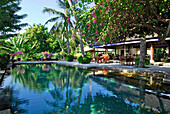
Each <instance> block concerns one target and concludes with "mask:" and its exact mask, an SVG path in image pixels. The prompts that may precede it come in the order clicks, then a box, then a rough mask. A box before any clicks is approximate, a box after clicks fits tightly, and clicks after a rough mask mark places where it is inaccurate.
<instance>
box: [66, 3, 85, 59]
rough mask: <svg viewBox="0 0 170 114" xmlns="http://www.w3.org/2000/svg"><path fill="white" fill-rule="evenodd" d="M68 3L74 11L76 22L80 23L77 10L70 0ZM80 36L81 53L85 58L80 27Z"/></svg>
mask: <svg viewBox="0 0 170 114" xmlns="http://www.w3.org/2000/svg"><path fill="white" fill-rule="evenodd" d="M68 3H69V5H70V8H71V9H72V11H73V15H74V18H75V20H76V23H77V22H78V17H76V12H75V10H74V9H73V7H72V6H73V4H72V1H71V0H68ZM78 34H79V40H80V48H81V53H82V56H83V57H84V48H83V42H82V36H81V31H80V28H79V27H78Z"/></svg>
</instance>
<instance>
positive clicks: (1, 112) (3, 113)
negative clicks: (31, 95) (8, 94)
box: [0, 109, 11, 114]
mask: <svg viewBox="0 0 170 114" xmlns="http://www.w3.org/2000/svg"><path fill="white" fill-rule="evenodd" d="M0 114H11V110H10V109H6V110H1V111H0Z"/></svg>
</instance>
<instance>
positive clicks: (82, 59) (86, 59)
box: [77, 55, 92, 64]
mask: <svg viewBox="0 0 170 114" xmlns="http://www.w3.org/2000/svg"><path fill="white" fill-rule="evenodd" d="M77 60H78V62H79V63H82V64H88V63H90V62H91V60H92V57H91V56H89V55H85V56H84V57H82V55H81V56H79V57H78V59H77Z"/></svg>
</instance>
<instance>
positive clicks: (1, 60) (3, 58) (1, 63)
mask: <svg viewBox="0 0 170 114" xmlns="http://www.w3.org/2000/svg"><path fill="white" fill-rule="evenodd" d="M9 61H10V55H9V54H0V68H7V64H8V63H9Z"/></svg>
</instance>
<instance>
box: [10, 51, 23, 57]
mask: <svg viewBox="0 0 170 114" xmlns="http://www.w3.org/2000/svg"><path fill="white" fill-rule="evenodd" d="M23 54H24V53H23V52H21V51H17V52H15V53H12V54H11V56H12V57H14V56H19V57H20V56H21V55H23Z"/></svg>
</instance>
